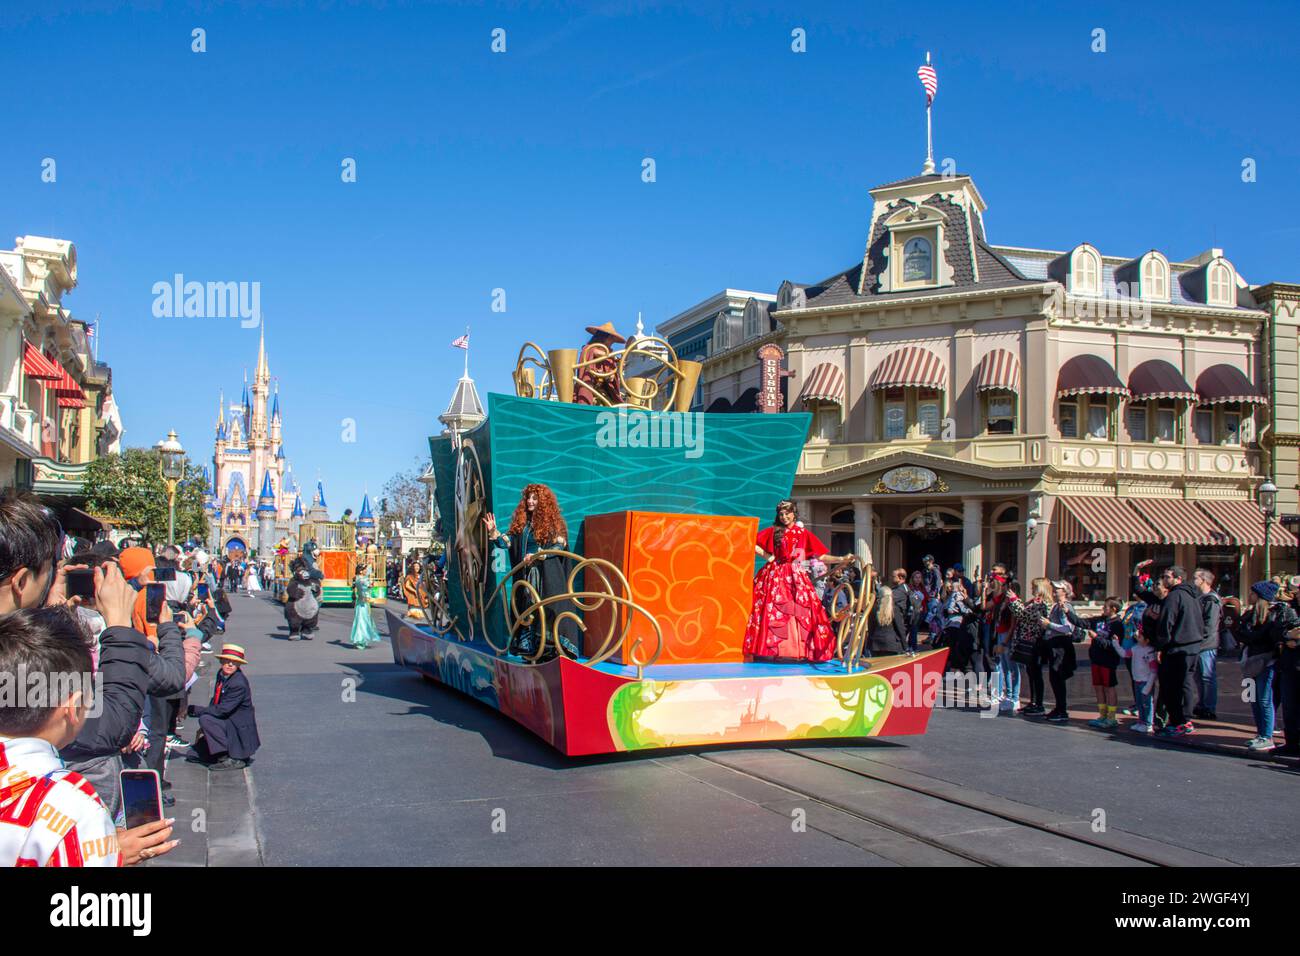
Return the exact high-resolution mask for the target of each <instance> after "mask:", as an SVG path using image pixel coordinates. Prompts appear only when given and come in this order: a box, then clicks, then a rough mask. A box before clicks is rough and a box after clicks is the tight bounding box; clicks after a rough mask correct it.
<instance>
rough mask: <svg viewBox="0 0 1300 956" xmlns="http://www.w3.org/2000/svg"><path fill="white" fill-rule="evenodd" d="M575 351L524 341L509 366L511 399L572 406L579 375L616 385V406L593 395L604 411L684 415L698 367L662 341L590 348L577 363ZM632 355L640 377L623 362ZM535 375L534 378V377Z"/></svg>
mask: <svg viewBox="0 0 1300 956" xmlns="http://www.w3.org/2000/svg"><path fill="white" fill-rule="evenodd" d="M579 354H580V353H579V350H578V349H551V350H550V351H544V350H543V349H542V347H541V346H540V345H538V344H537V343H535V342H525V343H524V344H523V346H522V347H521V348H520V350H519V358H518V359H517V360H516V362H515V370H514V373H513V376H512V377H513V379H514V383H515V394H516V395H518V396H519V397H520V398H540V399H545V400H547V401H560V402H572V401H573V394H574V390H575V389H576V388H577V386H578V385H579V384H580V382H579V379H578V373H579V372H587V374H589V375H591V376H592V377H593V378H595V379H597V380H599V381H602V382H608V381H610V380H613V381H614V382H615V383H616V384H617V385H618V394H619V395H620V396H622V397H623V401H621V402H611V401H609V399H608V398H606V397H605V396H604V395H601V394H599V392H595V393H594V394H595V398H596V401H597V402H598V403H599V404H601V405H604V406H606V407H610V408H641V409H646V410H648V411H658V412H667V411H673V412H687V411H690V408H691V399H692V398H694V397H695V390H696V388H698V387H699V382H700V372H701V370H702V368H703V366H702V365H700V363H699V362H692V361H689V360H687V359H681V358H678V356H677V352H676V351H675V350H674V349H673V347H672V346H671V345H669V344H668V342H667V340H665V339H662V338H660V337H659V336H657V335H646V336H641V337H639V338H635V339H633V340H632V341H631V342H629V343H628V344H627V345H626V346H625V347H624V348H621V349H617V350H611V349H610V348H609V346H607V345H603V344H595V345H592V346H591V347H589V348H588V349H587V355H588V356H589V357H588V358H587V359H586V360H585V361H579V360H578V357H579ZM634 356H639V357H640V358H641V359H643V360H645V363H646V365H647V367H646V368H644V369H641V371H642V374H640V375H629V374H628V361H629V360H630V359H632V358H633V357H634ZM611 359H612V360H615V361H616V363H617V364H616V366H615V368H613V369H608V370H607V369H604V368H600V367H599V366H603V365H606V364H608V363H609V362H610V360H611ZM539 375H540V377H539Z"/></svg>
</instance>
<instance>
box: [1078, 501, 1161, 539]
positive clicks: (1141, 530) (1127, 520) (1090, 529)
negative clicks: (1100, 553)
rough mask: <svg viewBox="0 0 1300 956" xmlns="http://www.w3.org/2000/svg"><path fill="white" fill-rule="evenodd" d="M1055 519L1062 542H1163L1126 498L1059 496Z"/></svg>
mask: <svg viewBox="0 0 1300 956" xmlns="http://www.w3.org/2000/svg"><path fill="white" fill-rule="evenodd" d="M1055 520H1056V540H1057V541H1058V542H1059V543H1060V544H1107V543H1112V542H1113V543H1116V544H1161V543H1162V542H1161V541H1160V536H1159V535H1158V534H1157V533H1156V531H1155V529H1154V528H1152V527H1151V526H1150V525H1149V524H1147V522H1146V519H1144V518H1143V517H1142V516H1141V515H1139V514H1138V513H1137V512H1136V511H1134V510H1133V508H1131V507H1130V506H1129V504H1128V502H1127V501H1126V500H1125V499H1123V498H1058V499H1056V519H1055Z"/></svg>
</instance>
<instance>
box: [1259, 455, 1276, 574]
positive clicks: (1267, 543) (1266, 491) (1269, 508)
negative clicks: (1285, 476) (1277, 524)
mask: <svg viewBox="0 0 1300 956" xmlns="http://www.w3.org/2000/svg"><path fill="white" fill-rule="evenodd" d="M1259 510H1260V511H1262V512H1264V580H1265V581H1267V580H1269V579H1270V578H1271V577H1272V576H1273V562H1272V556H1271V554H1270V551H1271V550H1272V531H1273V518H1274V516H1275V515H1276V514H1277V485H1275V484H1273V482H1272V481H1270V480H1269V479H1267V478H1266V479H1264V483H1263V484H1262V485H1260V486H1259Z"/></svg>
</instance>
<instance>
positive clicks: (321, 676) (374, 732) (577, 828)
mask: <svg viewBox="0 0 1300 956" xmlns="http://www.w3.org/2000/svg"><path fill="white" fill-rule="evenodd" d="M232 603H233V604H234V607H235V613H234V615H233V616H232V618H231V621H230V626H229V633H228V635H227V636H228V638H229V639H230V640H232V641H235V642H237V643H241V644H243V645H244V646H245V648H246V649H247V651H248V654H249V657H250V659H251V661H252V663H251V664H250V665H249V667H248V668H247V673H248V675H249V679H250V681H251V683H252V687H253V694H254V700H255V702H256V706H257V716H258V724H259V728H260V731H261V736H262V740H263V747H262V749H261V751H260V752H259V753H258V755H257V759H256V761H255V762H254V764H253V765H252V767H251V768H250V769H249V770H248V771H247V772H243V773H223V774H217V773H212V774H209V773H208V772H207V771H206V770H203V769H202V768H199V767H197V766H195V765H192V764H184V763H182V762H181V761H179V760H174V761H173V763H172V765H171V769H170V772H169V775H170V777H171V779H172V780H173V781H174V785H175V792H176V795H177V797H178V803H177V808H176V811H177V813H176V815H177V817H178V819H180V820H181V823H182V826H184V825H185V823H186V822H187V821H189V820H191V819H192V818H193V810H194V809H195V808H196V807H202V808H203V809H204V811H205V814H206V822H207V831H206V833H199V834H182V837H183V839H184V841H185V842H184V844H183V846H182V847H181V848H180V849H178V850H177V851H176V853H174V854H173V855H172V857H171V858H169V859H167V860H164V861H160V863H166V864H168V865H183V864H191V865H195V864H198V865H202V864H204V863H206V864H208V865H224V864H250V863H257V862H261V863H265V864H266V865H273V866H309V865H322V866H346V865H351V864H361V865H438V864H510V865H520V864H524V865H526V864H578V865H590V864H679V865H703V864H790V865H803V864H823V865H824V864H850V865H867V866H891V865H898V864H904V865H908V864H910V865H917V864H927V863H945V864H957V865H963V864H971V863H986V864H988V863H992V864H998V863H1017V862H1044V863H1052V862H1055V863H1059V864H1063V865H1069V864H1073V865H1084V864H1100V865H1112V864H1118V865H1133V864H1134V863H1141V862H1153V863H1160V862H1163V863H1173V864H1182V863H1215V862H1225V861H1231V862H1234V863H1239V864H1250V865H1260V864H1282V865H1287V864H1289V865H1296V864H1300V850H1297V846H1300V841H1297V840H1296V839H1295V837H1296V835H1297V834H1296V830H1295V827H1294V825H1293V824H1287V823H1285V822H1279V820H1278V816H1279V815H1277V814H1273V813H1267V812H1265V813H1261V812H1260V808H1268V807H1285V806H1290V805H1293V804H1294V802H1295V799H1296V792H1297V791H1296V787H1297V786H1300V779H1297V773H1296V771H1295V770H1294V768H1293V767H1290V766H1287V765H1284V764H1281V763H1277V762H1272V761H1268V760H1261V759H1249V758H1243V757H1239V756H1231V755H1228V754H1224V753H1219V752H1214V751H1211V750H1203V749H1201V750H1198V749H1192V748H1188V747H1185V746H1181V745H1178V744H1160V743H1156V742H1153V741H1151V740H1140V739H1137V738H1136V737H1133V736H1132V735H1127V734H1124V733H1120V734H1107V733H1102V732H1097V731H1092V730H1090V729H1087V728H1086V727H1083V726H1082V724H1081V722H1080V723H1079V724H1078V725H1074V726H1070V727H1058V726H1052V725H1046V724H1043V723H1039V722H1029V721H1025V720H1022V719H1019V718H1012V717H1001V718H995V719H987V718H982V717H980V716H979V712H978V711H976V710H974V709H971V710H957V709H949V710H941V711H939V712H937V713H936V714H935V716H934V719H933V721H932V723H931V729H930V732H929V733H928V734H927V735H926V736H924V737H920V738H900V739H896V740H883V741H875V742H871V743H869V744H866V745H864V746H860V747H843V746H835V747H830V746H806V747H799V748H794V747H787V748H770V747H757V746H755V747H745V748H732V749H727V750H720V749H712V750H709V749H698V750H694V751H686V752H672V753H669V754H666V755H664V756H659V757H655V756H646V755H631V756H622V755H620V756H614V757H605V758H591V759H582V760H570V759H566V758H563V757H561V756H560V755H559V754H557V753H556V752H554V751H552V750H551V749H550V748H549V747H547V746H546V745H545V744H543V743H542V742H541V741H540V740H538V739H537V738H535V737H533V736H532V735H531V734H529V733H527V732H526V731H524V730H522V729H520V728H518V727H517V726H516V725H515V724H513V723H512V722H511V721H509V720H507V719H506V718H504V717H502V716H500V715H499V714H497V713H496V712H495V711H492V710H489V709H487V708H485V707H483V706H481V705H478V704H476V703H473V702H471V701H469V700H468V699H466V698H464V697H462V696H460V695H458V694H456V693H454V692H452V691H448V690H446V689H445V688H442V687H440V686H437V685H435V684H431V683H428V682H426V681H424V680H423V679H421V678H420V677H419V676H418V675H416V674H415V673H413V672H411V671H407V670H404V669H401V668H398V667H397V666H395V665H394V664H393V662H392V654H391V651H390V649H389V647H388V645H387V644H385V645H381V646H378V647H374V648H371V649H370V650H367V651H357V650H354V649H352V648H351V647H350V646H349V645H348V644H347V637H348V631H349V627H350V624H351V620H352V611H351V609H346V608H341V609H327V610H325V611H324V612H323V613H322V616H321V619H322V629H321V631H320V632H319V633H318V635H317V638H316V640H315V641H312V642H300V643H291V642H289V641H288V640H287V639H286V629H285V627H284V622H283V618H282V616H281V614H280V610H279V605H277V604H274V603H272V602H271V601H270V600H269V599H266V598H247V597H244V596H242V595H235V596H232ZM375 619H376V623H377V624H378V625H379V627H380V630H381V632H382V630H383V629H384V622H383V616H382V612H381V611H380V610H379V609H376V611H375ZM207 659H209V660H210V658H207ZM213 671H214V667H213V666H212V665H211V664H209V665H208V666H207V667H206V668H205V670H204V674H205V675H206V676H205V679H204V680H202V681H201V682H200V684H199V686H198V687H196V688H195V690H194V692H193V695H192V699H194V700H195V701H198V700H199V698H200V696H203V695H206V693H207V690H206V688H207V687H208V686H210V678H211V674H212V672H213ZM200 687H201V688H204V689H203V690H202V691H200V689H199V688H200ZM205 701H206V697H204V702H205ZM1079 703H1081V704H1083V703H1086V699H1085V698H1080V700H1079ZM1079 713H1080V714H1081V715H1087V713H1088V712H1087V711H1086V709H1084V708H1080V710H1079ZM193 731H194V722H193V721H191V722H190V724H189V725H188V726H187V727H186V729H185V731H184V736H186V737H187V738H188V737H190V736H192V734H193ZM209 776H210V777H211V778H212V779H211V781H209V780H208V779H207V778H208V777H209ZM1098 811H1102V812H1104V822H1105V832H1104V833H1101V834H1098V833H1096V832H1094V830H1093V827H1092V826H1091V825H1090V824H1091V823H1092V821H1094V820H1095V819H1099V818H1100V817H1099V814H1098ZM805 815H806V816H805ZM800 818H806V828H802V827H800V826H798V822H799V819H800Z"/></svg>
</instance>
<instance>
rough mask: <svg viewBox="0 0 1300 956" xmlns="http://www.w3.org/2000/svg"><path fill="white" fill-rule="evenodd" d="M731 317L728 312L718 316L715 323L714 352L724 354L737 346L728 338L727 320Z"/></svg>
mask: <svg viewBox="0 0 1300 956" xmlns="http://www.w3.org/2000/svg"><path fill="white" fill-rule="evenodd" d="M728 318H730V316H728V315H727V313H726V312H722V313H720V314H719V315H718V318H717V320H716V321H715V322H714V323H713V351H714V352H724V351H726V350H727V349H729V348H731V346H732V345H734V344H736V343H733V342H731V341H730V339H729V338H728V336H727V331H728V325H729V323H728V322H727V319H728Z"/></svg>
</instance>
